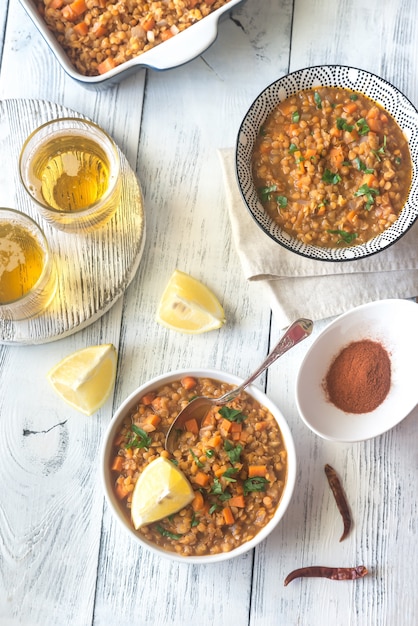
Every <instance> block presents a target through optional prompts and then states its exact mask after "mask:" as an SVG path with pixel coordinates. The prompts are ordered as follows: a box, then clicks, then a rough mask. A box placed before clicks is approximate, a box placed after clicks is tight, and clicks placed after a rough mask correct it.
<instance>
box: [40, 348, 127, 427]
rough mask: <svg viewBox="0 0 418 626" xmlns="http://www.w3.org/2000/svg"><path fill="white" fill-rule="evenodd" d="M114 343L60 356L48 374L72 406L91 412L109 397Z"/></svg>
mask: <svg viewBox="0 0 418 626" xmlns="http://www.w3.org/2000/svg"><path fill="white" fill-rule="evenodd" d="M116 364H117V353H116V348H115V346H114V345H113V344H111V343H108V344H103V345H99V346H90V347H88V348H83V349H82V350H77V351H76V352H73V353H72V354H69V355H68V356H67V357H65V358H64V359H62V361H60V362H59V363H58V364H57V365H55V366H54V367H53V368H52V369H51V370H50V371H49V372H48V374H47V378H48V380H49V382H50V383H51V385H52V387H53V388H54V389H55V391H56V392H57V393H58V394H59V395H60V396H61V398H63V399H64V400H65V401H66V402H67V403H68V404H70V405H71V406H72V407H74V408H75V409H77V410H78V411H81V413H84V414H85V415H92V414H93V413H95V412H96V411H97V410H98V409H100V407H101V406H103V404H104V403H105V402H106V400H107V399H108V397H109V395H110V392H111V391H112V389H113V386H114V384H115V378H116Z"/></svg>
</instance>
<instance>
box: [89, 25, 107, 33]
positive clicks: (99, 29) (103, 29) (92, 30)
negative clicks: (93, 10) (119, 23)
mask: <svg viewBox="0 0 418 626" xmlns="http://www.w3.org/2000/svg"><path fill="white" fill-rule="evenodd" d="M90 34H91V35H93V36H94V37H103V35H105V34H106V27H105V26H103V24H101V23H100V22H94V24H93V26H92V27H91V28H90Z"/></svg>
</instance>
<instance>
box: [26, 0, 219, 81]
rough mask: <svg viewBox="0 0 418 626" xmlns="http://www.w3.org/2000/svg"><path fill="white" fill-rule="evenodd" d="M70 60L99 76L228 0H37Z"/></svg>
mask: <svg viewBox="0 0 418 626" xmlns="http://www.w3.org/2000/svg"><path fill="white" fill-rule="evenodd" d="M36 1H37V8H38V10H39V12H40V14H41V15H42V16H43V19H44V20H45V22H46V24H47V25H48V27H49V29H50V30H51V31H52V33H53V34H54V35H55V37H56V38H57V40H58V42H59V44H60V45H61V46H62V47H63V49H64V51H65V52H66V54H67V55H68V57H69V59H70V61H71V63H72V64H73V65H74V66H75V68H76V69H77V70H78V71H79V72H80V73H81V74H83V75H85V76H97V75H99V74H103V73H105V72H107V71H109V70H110V69H112V68H113V67H116V66H118V65H121V64H122V63H125V62H126V61H129V60H130V59H132V58H134V57H137V56H139V55H140V54H142V53H143V52H147V50H150V49H151V48H154V47H155V46H157V45H159V44H160V43H162V42H164V41H166V40H167V39H170V38H171V37H173V36H175V35H176V34H178V33H179V32H181V31H183V30H185V29H186V28H189V27H190V26H192V25H193V24H195V23H196V22H198V21H200V20H201V19H203V18H204V17H206V16H207V15H209V13H212V12H213V11H216V9H219V8H220V7H221V6H223V5H225V4H227V3H228V2H229V0H205V1H204V2H200V1H199V0H160V1H158V2H142V1H141V0H113V1H112V0H36Z"/></svg>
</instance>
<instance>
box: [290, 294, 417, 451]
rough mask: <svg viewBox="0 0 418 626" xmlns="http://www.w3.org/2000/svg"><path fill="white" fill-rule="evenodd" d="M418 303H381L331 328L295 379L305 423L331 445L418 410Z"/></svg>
mask: <svg viewBox="0 0 418 626" xmlns="http://www.w3.org/2000/svg"><path fill="white" fill-rule="evenodd" d="M417 325H418V304H417V303H416V302H414V301H413V300H402V299H396V298H394V299H387V300H378V301H375V302H371V303H368V304H363V305H361V306H359V307H355V308H353V309H351V310H349V311H347V312H346V313H343V314H342V315H340V316H339V317H337V318H336V319H335V320H333V321H332V322H330V323H329V324H328V325H327V326H326V327H325V328H324V330H323V331H322V332H321V333H320V334H319V335H318V336H317V337H316V339H315V341H314V342H313V343H312V344H311V346H310V348H309V350H308V351H307V353H306V355H305V357H304V359H303V361H302V363H301V366H300V369H299V372H298V376H297V381H296V404H297V407H298V411H299V415H300V417H301V419H302V421H303V422H304V423H305V424H306V425H307V426H308V428H310V429H311V430H312V431H313V432H314V433H315V434H316V435H318V436H320V437H322V438H323V439H327V440H329V441H335V442H343V443H354V442H357V441H365V440H367V439H371V438H373V437H377V436H378V435H381V434H383V433H385V432H387V431H388V430H390V429H391V428H393V427H395V426H397V425H398V424H399V423H400V422H401V421H402V420H403V419H404V418H405V417H407V415H409V414H410V413H411V411H413V409H414V408H415V407H416V406H417V404H418V389H417V384H416V375H415V369H414V367H413V366H412V363H413V359H414V357H413V356H412V355H415V354H417V351H418V334H417V332H416V328H417Z"/></svg>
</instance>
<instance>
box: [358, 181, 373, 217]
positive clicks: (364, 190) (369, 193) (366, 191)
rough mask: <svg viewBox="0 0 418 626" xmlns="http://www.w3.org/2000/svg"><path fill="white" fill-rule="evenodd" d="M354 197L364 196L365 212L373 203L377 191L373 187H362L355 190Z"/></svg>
mask: <svg viewBox="0 0 418 626" xmlns="http://www.w3.org/2000/svg"><path fill="white" fill-rule="evenodd" d="M354 195H355V196H356V197H359V196H364V197H365V198H366V205H365V209H366V211H370V209H371V206H372V204H373V203H374V196H378V195H379V190H378V189H374V187H369V185H366V184H365V185H362V186H361V187H359V188H358V189H357V191H356V192H355V193H354Z"/></svg>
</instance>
